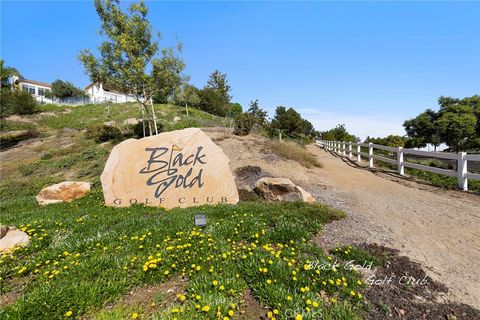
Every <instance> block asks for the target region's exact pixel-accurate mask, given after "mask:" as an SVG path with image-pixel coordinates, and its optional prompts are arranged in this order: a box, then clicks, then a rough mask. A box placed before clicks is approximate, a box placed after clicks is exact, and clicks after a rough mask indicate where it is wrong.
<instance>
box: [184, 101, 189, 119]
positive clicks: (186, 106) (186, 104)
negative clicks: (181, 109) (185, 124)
mask: <svg viewBox="0 0 480 320" xmlns="http://www.w3.org/2000/svg"><path fill="white" fill-rule="evenodd" d="M185 111H186V112H187V117H188V103H186V102H185Z"/></svg>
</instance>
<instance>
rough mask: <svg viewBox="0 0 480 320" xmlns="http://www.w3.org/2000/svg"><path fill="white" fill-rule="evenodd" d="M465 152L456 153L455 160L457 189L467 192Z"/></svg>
mask: <svg viewBox="0 0 480 320" xmlns="http://www.w3.org/2000/svg"><path fill="white" fill-rule="evenodd" d="M466 155H467V154H466V153H465V152H459V153H458V160H457V175H458V177H457V178H458V187H459V188H460V189H462V190H464V191H466V190H468V179H467V171H468V170H467V159H465V156H466Z"/></svg>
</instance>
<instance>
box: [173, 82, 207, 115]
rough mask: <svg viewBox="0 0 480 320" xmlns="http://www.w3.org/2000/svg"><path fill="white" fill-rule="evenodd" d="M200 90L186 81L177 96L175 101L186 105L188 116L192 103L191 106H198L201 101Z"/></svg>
mask: <svg viewBox="0 0 480 320" xmlns="http://www.w3.org/2000/svg"><path fill="white" fill-rule="evenodd" d="M198 92H199V90H198V89H197V88H196V87H194V86H192V85H190V84H188V83H185V84H184V85H183V86H182V88H181V90H180V91H179V92H178V94H177V95H176V96H175V103H177V104H178V105H185V112H186V113H187V116H188V106H189V105H190V106H191V107H194V108H197V107H198V105H199V104H200V102H201V100H200V96H199V93H198Z"/></svg>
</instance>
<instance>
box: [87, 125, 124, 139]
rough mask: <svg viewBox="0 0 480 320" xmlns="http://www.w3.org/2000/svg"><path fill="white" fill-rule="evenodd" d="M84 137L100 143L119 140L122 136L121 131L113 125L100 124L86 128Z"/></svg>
mask: <svg viewBox="0 0 480 320" xmlns="http://www.w3.org/2000/svg"><path fill="white" fill-rule="evenodd" d="M86 138H87V139H93V140H95V142H97V143H102V142H107V141H112V140H115V141H118V140H121V139H122V138H123V134H122V131H121V130H120V129H119V128H117V127H115V126H110V125H106V124H100V125H95V126H92V127H90V128H88V129H87V132H86Z"/></svg>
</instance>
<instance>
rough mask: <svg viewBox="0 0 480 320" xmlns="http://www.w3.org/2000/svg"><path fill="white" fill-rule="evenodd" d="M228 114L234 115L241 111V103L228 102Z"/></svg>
mask: <svg viewBox="0 0 480 320" xmlns="http://www.w3.org/2000/svg"><path fill="white" fill-rule="evenodd" d="M229 110H230V115H231V116H232V117H236V116H238V115H239V114H241V113H242V112H243V108H242V105H241V104H240V103H238V102H234V103H230V107H229Z"/></svg>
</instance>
